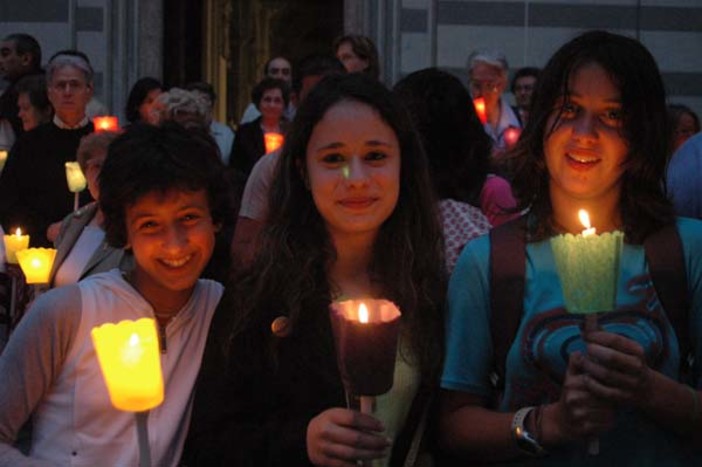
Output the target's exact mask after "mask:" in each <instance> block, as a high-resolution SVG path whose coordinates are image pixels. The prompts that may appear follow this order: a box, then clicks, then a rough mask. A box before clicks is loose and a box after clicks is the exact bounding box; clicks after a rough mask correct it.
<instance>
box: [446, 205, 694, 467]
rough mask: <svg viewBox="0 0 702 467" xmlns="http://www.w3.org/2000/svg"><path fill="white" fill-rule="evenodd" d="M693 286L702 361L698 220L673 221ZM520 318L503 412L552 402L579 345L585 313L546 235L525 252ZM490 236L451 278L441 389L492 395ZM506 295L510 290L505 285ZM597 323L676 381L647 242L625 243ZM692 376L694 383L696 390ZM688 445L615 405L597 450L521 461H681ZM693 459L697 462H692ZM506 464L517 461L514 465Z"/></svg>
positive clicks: (467, 252)
mask: <svg viewBox="0 0 702 467" xmlns="http://www.w3.org/2000/svg"><path fill="white" fill-rule="evenodd" d="M678 230H679V232H680V236H681V239H682V242H683V251H684V255H685V265H686V270H687V277H688V287H689V290H690V299H691V306H692V309H691V313H690V316H689V336H690V340H691V342H692V345H693V351H694V354H695V358H696V361H697V362H700V361H702V360H700V358H702V342H700V341H701V339H700V338H699V334H700V332H702V222H700V221H697V220H692V219H682V218H681V219H679V220H678ZM526 263H527V264H526V277H525V279H526V282H525V290H524V316H523V318H522V321H521V323H520V325H519V330H518V332H517V335H516V338H515V341H514V343H513V344H512V346H511V348H510V351H509V354H508V356H507V361H506V370H505V393H504V397H503V399H502V401H501V403H500V407H499V410H500V411H505V412H507V411H515V410H517V409H519V408H521V407H527V406H533V405H539V404H544V403H550V402H555V401H557V400H558V398H559V396H560V392H561V383H562V381H563V377H564V375H565V371H566V367H567V363H568V356H569V355H570V353H571V352H573V351H575V350H581V351H582V350H584V348H585V346H584V344H583V341H582V339H581V331H580V329H581V323H582V321H583V315H576V314H569V313H567V311H566V310H565V307H564V301H563V293H562V290H561V285H560V282H559V278H558V274H557V272H556V265H555V262H554V257H553V253H552V251H551V245H550V242H549V241H542V242H538V243H530V244H528V245H527V251H526ZM489 266H490V239H489V237H488V236H483V237H480V238H478V239H475V240H473V241H472V242H470V243H469V244H468V245H467V246H466V248H465V249H464V250H463V253H462V254H461V256H460V258H459V260H458V263H457V265H456V268H455V270H454V273H453V275H452V276H451V281H450V284H449V294H448V306H449V313H448V321H447V347H446V348H447V355H446V362H445V364H444V370H443V375H442V378H441V386H442V387H443V388H445V389H450V390H455V391H462V392H466V393H470V394H474V395H479V396H484V397H490V396H491V395H492V390H493V388H492V385H491V383H490V374H491V372H492V370H493V366H492V365H493V357H492V356H493V349H492V339H491V336H490V283H489ZM504 293H511V291H509V290H506V291H504ZM599 323H600V326H601V327H603V328H604V329H605V330H607V331H610V332H616V333H619V334H622V335H624V336H627V337H629V338H631V339H633V340H636V341H637V342H639V343H640V344H641V345H642V346H643V348H644V349H645V351H646V354H647V357H648V362H649V365H650V366H651V368H653V369H655V370H656V371H659V372H661V373H663V374H665V375H667V376H669V377H671V378H674V379H678V376H679V375H678V373H679V349H678V340H677V337H676V336H675V332H674V331H673V329H672V327H671V325H670V322H669V321H668V318H667V316H666V315H665V312H664V311H663V309H662V307H661V305H660V302H659V301H658V297H657V296H656V293H655V290H654V288H653V283H652V281H651V278H650V276H649V273H648V267H647V263H646V258H645V253H644V249H643V246H640V245H629V244H625V245H624V247H623V249H622V254H621V259H620V276H619V281H618V284H617V298H616V310H614V311H611V312H608V313H605V314H601V315H600V317H599ZM697 373H698V372H695V373H694V374H696V375H697V376H696V379H695V384H696V385H697V387H698V388H699V387H702V384H701V381H700V378H699V375H698V374H697ZM690 455H691V454H690V452H689V450H688V449H687V447H686V445H685V443H684V442H683V441H682V440H681V439H679V438H678V437H677V436H676V435H674V434H673V433H670V432H668V431H666V430H663V429H662V428H660V427H659V426H658V425H657V424H656V423H654V422H653V421H652V420H650V419H647V418H645V417H644V416H643V415H642V414H641V413H639V412H638V411H636V410H633V409H623V408H622V409H620V411H619V413H618V416H617V421H616V425H615V427H614V428H613V430H612V431H610V432H608V433H606V434H604V435H602V436H601V437H600V455H599V456H595V457H593V456H588V455H587V453H586V451H585V445H584V444H583V446H582V447H579V446H577V445H570V446H564V447H563V448H559V449H556V450H555V451H552V452H551V454H550V455H549V456H548V457H546V458H543V459H538V460H536V461H534V460H529V459H527V460H525V461H524V462H523V464H521V465H530V464H534V465H569V466H589V465H592V466H601V465H615V464H616V465H618V467H621V466H626V465H636V466H661V465H664V466H677V465H680V466H682V465H697V464H696V463H699V465H702V456H700V455H699V454H695V455H696V456H698V457H697V458H696V459H695V460H696V463H695V461H693V460H692V459H690V458H689V456H690ZM691 462H693V463H691ZM510 465H515V464H514V463H511V464H510Z"/></svg>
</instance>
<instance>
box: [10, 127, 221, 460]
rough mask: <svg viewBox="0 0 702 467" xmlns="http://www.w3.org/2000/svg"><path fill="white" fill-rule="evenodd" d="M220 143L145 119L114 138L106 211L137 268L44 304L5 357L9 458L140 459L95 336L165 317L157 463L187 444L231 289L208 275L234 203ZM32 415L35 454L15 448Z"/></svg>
mask: <svg viewBox="0 0 702 467" xmlns="http://www.w3.org/2000/svg"><path fill="white" fill-rule="evenodd" d="M222 168H223V165H222V163H221V161H220V160H219V156H218V151H217V147H216V145H215V143H214V142H213V141H212V140H211V139H209V138H207V137H206V136H204V135H203V136H198V135H196V134H191V133H189V132H187V131H185V130H184V129H183V128H181V127H179V126H174V125H171V124H167V125H164V126H163V127H162V128H158V127H151V126H146V125H144V126H140V125H137V126H133V127H131V128H130V129H129V130H128V131H127V132H126V133H125V134H123V135H121V136H119V137H118V138H117V139H116V140H115V141H114V142H112V144H111V145H110V149H109V153H108V157H107V158H106V160H105V165H104V170H103V171H102V172H101V173H100V206H101V209H102V212H103V213H104V218H105V223H104V225H105V235H106V238H107V240H108V242H109V244H110V245H111V246H112V247H115V248H128V249H130V250H131V251H132V252H133V256H134V261H135V265H134V268H133V269H131V270H130V272H129V273H126V274H123V273H122V272H120V271H119V270H117V269H113V270H111V271H108V272H104V273H100V274H95V275H93V276H91V277H89V278H86V279H84V280H82V281H80V282H79V283H78V284H75V285H69V286H65V287H59V288H56V289H52V290H50V291H49V292H47V293H45V294H43V295H42V296H41V297H40V298H39V299H37V300H36V301H35V302H34V304H33V306H32V307H31V309H30V311H29V312H28V313H27V314H26V315H25V317H24V318H23V319H22V321H21V322H20V324H19V326H18V328H17V329H16V330H15V331H14V334H13V335H12V337H11V339H10V342H9V343H8V346H7V347H6V348H5V350H4V352H3V354H2V356H0V378H2V381H3V383H2V384H0V465H3V466H4V465H8V466H9V465H25V464H28V463H30V462H31V463H32V465H39V464H42V463H43V464H42V465H44V464H52V465H114V466H125V467H126V466H134V465H138V455H137V453H138V451H137V443H136V439H137V437H136V427H135V421H134V415H133V414H131V413H128V412H122V411H120V410H118V409H116V408H114V407H113V406H112V404H111V403H110V397H109V395H108V391H107V387H106V386H105V382H104V381H103V376H102V373H101V370H100V366H99V364H98V361H97V356H96V353H95V349H94V347H93V344H92V342H91V338H90V333H91V329H93V328H94V327H98V326H102V325H104V324H106V323H118V322H120V321H122V320H138V319H141V318H151V319H155V320H156V321H157V323H158V329H159V344H160V350H161V353H160V358H161V367H162V369H163V380H164V382H165V400H164V402H163V403H162V404H161V405H160V406H159V407H156V408H155V409H153V410H151V412H150V413H149V415H148V421H147V423H148V432H149V434H150V437H149V444H150V446H151V455H152V458H153V461H154V465H157V466H175V465H177V463H178V461H179V459H180V453H181V450H182V446H183V443H184V441H185V435H186V430H187V427H188V421H189V416H190V408H191V404H192V395H193V392H192V391H193V386H194V383H195V378H196V375H197V372H198V370H199V367H200V359H201V356H202V352H203V351H204V346H205V341H206V336H207V330H208V328H209V324H210V320H211V318H212V316H213V314H214V309H215V306H216V304H217V302H218V301H219V298H220V297H221V294H222V286H221V285H220V284H218V283H216V282H213V281H209V280H203V279H199V276H200V274H201V273H202V271H203V269H204V267H205V265H206V264H207V262H208V261H209V259H210V256H211V255H212V250H213V247H214V238H215V232H216V231H217V229H218V227H217V225H218V224H219V223H221V222H222V220H223V216H224V215H225V212H227V209H228V198H227V192H226V182H225V180H224V178H223V170H222ZM30 417H32V422H33V423H32V430H33V431H32V445H31V449H30V451H29V457H30V459H27V458H25V457H24V456H23V455H22V453H20V452H19V451H17V450H15V449H14V448H13V447H12V446H13V443H14V442H15V437H16V436H17V433H18V431H19V430H20V428H21V427H22V425H23V424H24V423H25V422H26V421H27V420H28V419H29V418H30Z"/></svg>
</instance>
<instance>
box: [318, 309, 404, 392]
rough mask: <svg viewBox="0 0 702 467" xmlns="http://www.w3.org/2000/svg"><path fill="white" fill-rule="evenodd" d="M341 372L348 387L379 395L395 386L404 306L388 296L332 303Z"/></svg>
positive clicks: (354, 390)
mask: <svg viewBox="0 0 702 467" xmlns="http://www.w3.org/2000/svg"><path fill="white" fill-rule="evenodd" d="M331 316H332V330H333V332H334V341H335V344H336V354H337V362H338V365H339V372H340V373H341V378H342V380H343V382H344V386H345V388H346V390H347V391H348V392H349V393H350V394H355V395H360V396H377V395H380V394H384V393H386V392H388V391H389V390H390V389H391V388H392V384H393V375H394V370H395V356H396V353H397V340H398V332H399V329H400V310H398V309H397V307H396V306H395V304H394V303H392V302H390V301H388V300H373V299H364V300H362V301H359V300H346V301H343V302H335V303H333V304H332V305H331Z"/></svg>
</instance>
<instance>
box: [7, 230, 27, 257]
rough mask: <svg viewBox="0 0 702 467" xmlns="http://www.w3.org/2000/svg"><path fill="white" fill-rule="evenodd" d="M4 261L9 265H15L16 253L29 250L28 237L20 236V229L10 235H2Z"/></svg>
mask: <svg viewBox="0 0 702 467" xmlns="http://www.w3.org/2000/svg"><path fill="white" fill-rule="evenodd" d="M3 243H4V245H5V259H6V260H7V262H8V263H9V264H17V252H18V251H20V250H26V249H27V248H29V235H22V229H20V228H19V227H17V230H16V231H15V233H14V234H12V235H4V236H3Z"/></svg>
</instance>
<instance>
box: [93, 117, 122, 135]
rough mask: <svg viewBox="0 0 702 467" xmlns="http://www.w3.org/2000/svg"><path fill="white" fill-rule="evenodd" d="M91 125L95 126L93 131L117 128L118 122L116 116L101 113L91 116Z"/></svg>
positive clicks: (98, 131) (114, 129) (116, 129)
mask: <svg viewBox="0 0 702 467" xmlns="http://www.w3.org/2000/svg"><path fill="white" fill-rule="evenodd" d="M93 126H94V127H95V133H100V132H102V131H118V130H119V122H118V120H117V117H113V116H111V115H102V116H100V117H95V118H93Z"/></svg>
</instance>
